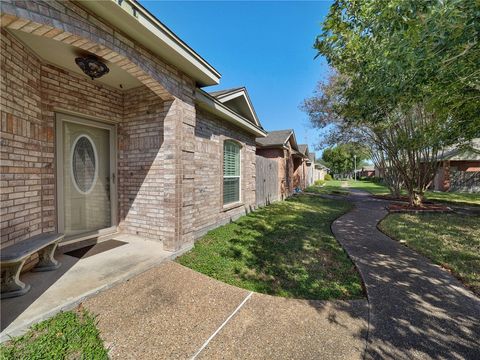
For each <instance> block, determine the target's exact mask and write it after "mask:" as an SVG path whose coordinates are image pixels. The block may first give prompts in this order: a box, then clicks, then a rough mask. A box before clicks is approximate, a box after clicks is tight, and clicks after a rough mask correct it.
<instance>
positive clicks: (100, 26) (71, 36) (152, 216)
mask: <svg viewBox="0 0 480 360" xmlns="http://www.w3.org/2000/svg"><path fill="white" fill-rule="evenodd" d="M0 56H1V59H0V60H1V102H2V103H1V196H2V201H1V211H2V219H1V220H2V223H1V245H2V247H4V246H7V245H9V244H12V243H14V242H19V241H22V240H24V239H26V238H27V237H30V236H33V235H36V234H39V233H42V232H48V231H54V230H56V231H58V232H62V233H65V235H66V239H65V240H66V241H67V242H77V241H80V240H83V239H87V238H92V237H96V238H99V239H101V238H107V237H108V236H111V235H112V234H115V233H119V232H120V233H125V234H133V235H138V236H141V237H145V238H150V239H155V240H159V241H162V242H163V247H164V248H165V249H166V250H170V251H175V250H179V249H181V248H183V247H185V246H188V245H191V244H192V243H193V241H194V240H195V239H196V238H198V237H199V236H201V235H202V234H203V233H205V232H206V231H207V230H209V229H211V228H213V227H216V226H218V225H220V224H222V223H225V222H228V221H229V220H230V219H232V218H235V217H238V216H240V215H241V214H244V213H245V212H246V210H247V209H249V208H251V207H253V206H255V151H256V145H255V139H256V138H258V137H262V136H265V135H266V133H265V132H264V130H263V129H262V127H261V125H260V123H259V121H258V119H257V116H256V114H255V111H254V110H253V106H252V105H251V101H250V98H249V97H248V94H247V92H246V90H245V89H244V88H241V90H239V89H236V90H235V91H233V93H232V91H230V93H229V94H228V96H227V95H225V94H218V93H212V94H208V93H207V92H205V91H203V90H201V88H202V87H205V86H210V85H216V84H218V83H219V80H220V74H219V73H218V71H217V70H215V69H214V68H213V67H212V66H211V65H210V64H209V63H207V62H206V61H205V60H204V59H203V58H201V57H200V56H199V55H198V54H197V53H195V52H194V51H193V50H192V49H191V48H190V47H188V45H186V44H185V43H184V42H183V41H182V40H181V39H179V38H178V37H177V36H176V35H175V34H174V33H173V32H172V31H170V30H169V29H168V28H166V27H165V26H164V25H163V24H162V23H160V22H159V21H158V20H157V19H156V18H155V17H153V16H152V15H151V14H150V13H149V12H148V11H147V10H146V9H144V8H143V7H142V6H141V5H140V4H138V3H137V2H135V1H132V0H123V1H113V0H109V1H86V2H73V1H40V0H37V1H35V0H32V1H24V2H23V1H8V0H5V1H2V3H1V55H0ZM76 59H80V60H79V62H78V63H76V62H77V61H76ZM79 64H80V65H79ZM82 64H83V66H84V67H85V66H86V69H87V70H90V75H92V73H94V74H93V76H96V75H98V74H97V73H96V72H98V71H102V72H105V71H106V70H105V68H104V65H106V67H107V68H108V73H106V74H104V75H103V76H101V77H99V78H96V79H95V80H92V79H93V77H92V79H90V78H89V77H88V76H86V75H85V74H84V72H83V71H82V69H81V68H80V67H79V66H81V65H82ZM85 64H87V65H85ZM222 95H225V96H222Z"/></svg>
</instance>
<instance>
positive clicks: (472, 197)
mask: <svg viewBox="0 0 480 360" xmlns="http://www.w3.org/2000/svg"><path fill="white" fill-rule="evenodd" d="M425 197H426V198H427V199H428V200H432V201H441V202H452V203H457V204H467V205H479V206H480V194H470V193H456V192H451V193H448V192H433V191H427V193H426V194H425Z"/></svg>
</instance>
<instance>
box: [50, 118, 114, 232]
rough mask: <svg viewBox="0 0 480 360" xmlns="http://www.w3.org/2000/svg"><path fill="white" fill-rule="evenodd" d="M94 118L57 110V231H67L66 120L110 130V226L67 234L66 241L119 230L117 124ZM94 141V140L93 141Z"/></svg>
mask: <svg viewBox="0 0 480 360" xmlns="http://www.w3.org/2000/svg"><path fill="white" fill-rule="evenodd" d="M86 118H89V119H92V117H91V116H83V115H69V114H65V113H63V112H55V122H56V125H55V137H56V139H55V145H56V146H55V156H56V186H57V188H56V197H57V231H58V232H60V233H64V232H65V219H64V216H62V214H64V213H65V211H64V193H63V191H64V187H63V184H64V178H63V160H64V154H63V128H62V124H63V123H64V122H70V123H76V124H80V125H86V126H90V127H96V128H100V129H105V130H108V132H109V142H110V143H109V147H110V159H109V163H110V169H109V177H110V226H109V227H107V228H104V229H99V230H93V231H90V232H86V233H81V234H75V235H71V236H67V237H66V238H65V239H64V241H74V240H76V241H81V240H85V239H87V238H93V237H98V236H102V235H106V234H110V233H113V232H115V231H117V226H118V218H117V207H118V187H117V178H118V176H117V135H116V126H115V125H113V124H106V123H102V122H98V121H95V120H88V119H86ZM92 143H93V142H92Z"/></svg>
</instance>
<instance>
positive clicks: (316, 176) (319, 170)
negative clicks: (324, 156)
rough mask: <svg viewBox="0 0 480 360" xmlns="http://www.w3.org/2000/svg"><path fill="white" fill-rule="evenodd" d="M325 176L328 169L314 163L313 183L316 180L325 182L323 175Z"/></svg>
mask: <svg viewBox="0 0 480 360" xmlns="http://www.w3.org/2000/svg"><path fill="white" fill-rule="evenodd" d="M327 174H328V168H327V167H326V166H325V165H323V164H321V163H319V162H316V163H315V172H314V173H313V182H315V181H317V180H325V175H327Z"/></svg>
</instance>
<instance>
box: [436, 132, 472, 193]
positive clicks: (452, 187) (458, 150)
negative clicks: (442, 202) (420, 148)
mask: <svg viewBox="0 0 480 360" xmlns="http://www.w3.org/2000/svg"><path fill="white" fill-rule="evenodd" d="M432 187H433V190H437V191H462V192H480V139H474V140H473V141H472V142H471V143H470V144H469V145H467V146H464V147H458V146H453V147H451V148H449V149H447V150H445V151H444V152H443V154H442V155H441V156H440V157H439V167H438V169H437V172H436V174H435V178H434V180H433V183H432Z"/></svg>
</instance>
